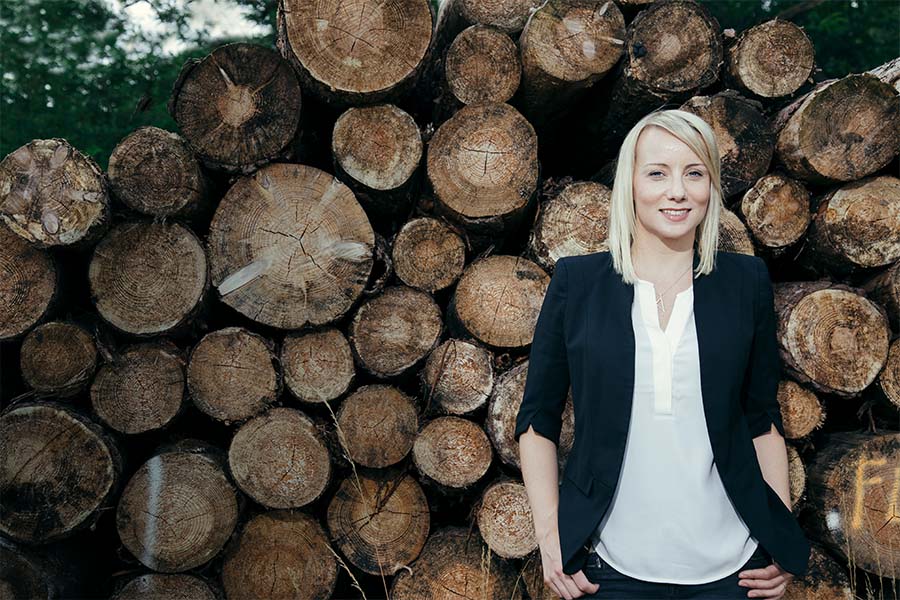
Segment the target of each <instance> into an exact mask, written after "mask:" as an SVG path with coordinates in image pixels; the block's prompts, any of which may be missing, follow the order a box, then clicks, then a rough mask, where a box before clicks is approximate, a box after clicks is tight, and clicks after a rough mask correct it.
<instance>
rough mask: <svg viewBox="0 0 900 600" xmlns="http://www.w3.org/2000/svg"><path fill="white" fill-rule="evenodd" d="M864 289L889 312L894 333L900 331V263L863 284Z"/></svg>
mask: <svg viewBox="0 0 900 600" xmlns="http://www.w3.org/2000/svg"><path fill="white" fill-rule="evenodd" d="M862 288H863V289H864V290H865V291H866V294H867V295H868V297H869V298H871V299H872V300H874V301H875V302H877V303H878V304H880V305H881V306H883V307H884V309H885V310H886V311H887V314H888V318H889V319H890V321H891V327H893V329H894V331H898V330H900V261H897V262H896V263H894V264H893V265H891V266H890V267H888V268H887V269H885V270H883V271H881V272H880V273H878V274H877V275H875V276H874V277H872V278H871V279H869V280H868V281H866V282H865V283H863V284H862Z"/></svg>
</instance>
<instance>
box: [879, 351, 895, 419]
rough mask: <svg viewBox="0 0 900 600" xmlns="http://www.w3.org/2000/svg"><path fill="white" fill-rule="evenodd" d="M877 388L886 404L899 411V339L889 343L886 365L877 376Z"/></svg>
mask: <svg viewBox="0 0 900 600" xmlns="http://www.w3.org/2000/svg"><path fill="white" fill-rule="evenodd" d="M878 387H879V388H881V391H882V393H883V394H884V396H885V398H887V399H888V402H890V403H891V404H892V405H893V406H894V408H895V409H897V410H898V411H900V338H897V339H895V340H894V341H893V342H892V343H891V347H890V349H889V350H888V358H887V363H886V364H885V365H884V369H882V371H881V373H879V374H878Z"/></svg>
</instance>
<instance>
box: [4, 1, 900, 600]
mask: <svg viewBox="0 0 900 600" xmlns="http://www.w3.org/2000/svg"><path fill="white" fill-rule="evenodd" d="M725 25H727V24H725ZM886 26H889V25H886ZM277 28H278V31H277V48H274V49H273V48H265V47H261V46H256V45H249V44H240V43H239V44H230V45H226V46H222V47H220V48H218V49H217V50H215V51H213V52H212V53H211V54H210V55H209V56H205V57H202V58H198V59H195V60H191V61H190V62H188V63H187V64H186V65H185V66H184V68H183V70H182V72H181V74H180V75H179V77H178V79H177V81H175V82H173V91H172V95H171V98H170V100H169V110H170V112H171V114H172V116H173V118H174V119H175V121H176V122H177V123H178V132H177V133H176V132H169V131H163V130H161V129H158V128H155V127H144V128H140V129H137V130H136V131H134V132H132V133H131V134H129V135H128V136H127V137H125V139H123V140H122V141H121V142H120V143H119V144H118V146H117V147H116V148H115V150H114V151H113V152H112V154H111V156H110V157H109V168H108V170H107V171H106V172H103V171H102V170H101V169H100V168H99V167H98V165H97V164H96V163H95V162H94V161H93V160H91V159H90V158H88V157H87V156H85V155H84V154H83V153H82V152H80V151H79V150H78V149H76V148H73V147H72V146H71V145H70V144H69V143H68V142H66V141H65V140H63V139H41V140H34V141H32V142H30V143H28V144H26V145H24V146H22V147H21V148H19V149H17V150H15V151H14V152H12V153H11V154H9V155H8V156H7V157H5V158H4V159H3V161H2V163H0V217H2V223H0V339H2V340H3V345H2V360H3V363H2V366H3V370H2V388H3V393H2V403H3V407H2V408H3V412H2V413H0V596H2V597H3V598H7V597H13V598H19V597H29V598H30V597H42V598H56V597H80V596H89V595H90V596H95V595H96V596H104V597H114V598H118V599H125V598H140V597H147V596H149V597H153V598H221V597H222V596H223V595H224V596H226V597H228V598H304V599H326V598H348V597H366V598H378V597H386V596H389V597H390V598H395V599H397V600H401V599H403V600H405V599H419V598H453V599H454V600H459V599H465V598H470V599H473V600H474V599H476V598H512V599H517V598H525V597H531V598H550V597H552V596H553V595H552V594H551V593H550V592H549V590H548V589H547V588H544V587H543V578H542V572H541V563H540V555H539V554H538V553H537V552H536V549H537V541H536V539H535V535H534V530H533V524H532V516H531V513H530V509H529V504H528V499H527V496H526V493H525V488H524V486H523V484H522V481H521V474H520V472H519V461H518V448H517V445H516V443H515V441H514V440H513V430H514V424H515V418H516V414H517V411H518V408H519V405H520V403H521V400H522V394H523V388H524V384H525V379H526V374H527V370H528V360H527V359H528V351H529V345H530V343H531V340H532V336H533V332H534V327H535V323H536V320H537V317H538V314H539V311H540V308H541V303H542V301H543V297H544V294H545V292H546V290H547V286H548V283H549V280H550V273H552V271H553V268H554V265H555V263H556V261H557V260H558V259H559V258H560V257H562V256H569V255H578V254H586V253H591V252H598V251H602V250H605V249H606V246H605V241H606V237H607V216H608V212H609V200H610V187H609V186H610V185H611V174H612V173H613V172H614V169H613V168H612V166H613V164H612V162H611V159H613V158H614V156H615V154H616V151H617V149H618V146H619V144H620V142H621V140H622V138H623V136H624V135H625V133H626V132H627V131H628V129H629V128H630V127H631V126H632V125H633V124H634V123H635V122H636V121H637V120H638V119H639V118H640V117H641V116H643V115H645V114H647V113H648V112H649V111H652V110H654V109H656V108H658V107H660V106H667V107H681V108H683V109H685V110H689V111H692V112H694V113H696V114H698V115H700V116H701V117H703V118H704V119H706V120H707V121H708V122H709V123H710V124H711V125H712V126H713V127H714V129H715V131H716V132H717V135H718V140H719V144H720V147H721V151H722V167H723V186H724V192H725V196H726V198H725V201H726V207H727V209H728V210H726V211H724V213H723V214H724V216H723V219H722V225H721V235H720V240H721V246H720V249H721V250H723V251H731V252H740V253H745V254H756V255H759V256H762V257H763V258H764V259H765V260H766V262H767V264H768V266H769V271H770V275H771V276H772V279H773V280H774V281H775V284H776V285H775V290H776V309H777V313H778V340H779V345H780V350H781V356H782V359H783V361H782V362H783V365H784V369H783V376H784V380H783V381H782V382H781V385H780V388H779V401H780V403H781V410H782V415H783V417H784V425H785V430H786V434H787V436H786V437H788V438H789V450H788V452H789V458H790V479H791V496H792V502H793V504H794V510H795V512H796V514H797V515H798V519H799V520H800V523H801V525H802V526H803V527H804V528H805V530H806V531H807V532H808V534H809V537H810V539H812V540H813V541H815V544H814V552H813V556H812V559H811V568H810V572H809V574H808V576H807V577H806V578H804V579H798V580H796V581H794V582H793V583H792V584H791V586H790V588H789V589H788V592H787V595H786V598H792V599H798V598H850V597H851V594H852V593H853V592H856V593H858V594H859V597H861V598H862V597H866V596H865V590H870V591H871V590H874V591H875V592H874V593H875V594H876V596H871V595H870V596H868V597H877V593H878V590H882V594H883V595H882V596H881V597H883V598H888V597H891V596H890V595H889V590H890V589H891V586H892V585H893V586H896V584H897V583H896V579H895V578H896V577H897V573H898V572H900V543H898V540H900V432H898V430H900V423H898V421H900V342H898V341H897V339H896V335H897V333H898V331H900V179H898V163H897V154H898V150H900V94H898V90H900V61H898V60H895V61H893V62H891V63H888V64H886V65H883V66H882V67H879V68H877V69H874V70H872V71H871V72H862V73H854V74H848V75H847V76H845V77H842V78H838V79H833V80H828V81H818V82H817V81H816V77H815V74H814V71H815V68H814V48H813V45H812V44H811V42H810V40H809V39H808V38H807V36H806V34H805V33H804V31H803V30H802V29H801V28H799V27H797V26H795V25H794V24H792V23H791V22H788V21H781V20H774V21H769V22H765V23H761V24H759V25H757V26H755V27H753V28H751V29H749V30H746V31H743V32H738V33H735V32H733V31H731V30H727V29H726V30H724V31H723V30H722V29H721V26H720V24H719V23H717V22H716V20H715V19H714V18H712V17H711V16H710V15H709V14H708V12H707V10H706V9H705V8H704V7H703V6H702V5H698V4H696V3H694V2H692V1H689V0H677V1H672V2H658V3H651V2H647V1H646V0H617V2H612V1H603V0H599V1H598V0H591V1H589V2H588V1H586V0H541V1H538V0H517V1H515V2H510V1H506V0H447V1H446V2H444V3H443V4H442V6H441V8H440V10H439V11H438V13H437V14H435V12H434V10H433V9H432V8H431V6H430V4H429V2H428V0H395V1H393V2H390V3H382V2H376V1H375V0H360V1H359V2H355V3H345V2H340V1H339V0H323V1H321V2H304V1H303V0H282V1H281V3H280V5H279V7H278V14H277ZM328 140H330V142H329V141H328ZM826 414H827V418H826ZM573 418H574V417H573V412H572V406H571V399H570V402H569V405H568V407H567V409H566V411H565V412H564V413H563V419H564V426H563V430H562V441H561V443H560V448H559V450H560V452H559V455H560V456H559V464H560V467H561V469H562V468H564V465H565V460H566V456H567V453H568V451H569V450H570V449H571V446H572V442H573ZM894 589H895V590H896V587H894ZM894 593H895V594H896V591H895V592H894Z"/></svg>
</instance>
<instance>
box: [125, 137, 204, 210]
mask: <svg viewBox="0 0 900 600" xmlns="http://www.w3.org/2000/svg"><path fill="white" fill-rule="evenodd" d="M109 184H110V187H111V188H112V192H113V194H114V195H115V197H116V198H118V199H119V200H121V201H122V202H123V203H124V204H125V205H126V206H129V207H131V208H133V209H134V210H136V211H138V212H142V213H144V214H148V215H153V216H157V217H167V216H169V215H175V214H192V213H195V212H196V211H197V210H198V209H199V208H200V207H201V206H202V204H203V202H204V201H205V199H206V193H207V183H206V179H205V177H204V175H203V173H202V172H201V170H200V163H198V162H197V159H196V158H195V157H194V154H193V152H191V149H190V148H189V147H188V145H187V143H186V142H185V141H184V140H183V139H182V138H181V136H179V135H178V134H176V133H172V132H171V131H166V130H164V129H160V128H159V127H141V128H139V129H137V130H135V131H133V132H132V133H130V134H128V135H127V136H126V137H125V139H123V140H122V141H121V142H119V144H118V145H117V146H116V147H115V149H113V151H112V154H111V155H110V157H109Z"/></svg>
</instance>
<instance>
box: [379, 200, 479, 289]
mask: <svg viewBox="0 0 900 600" xmlns="http://www.w3.org/2000/svg"><path fill="white" fill-rule="evenodd" d="M391 259H392V260H393V261H394V271H395V272H396V273H397V277H398V278H399V279H400V281H402V282H403V283H405V284H406V285H408V286H410V287H414V288H417V289H420V290H424V291H426V292H430V293H434V292H437V291H439V290H442V289H444V288H448V287H450V286H451V285H453V284H454V283H456V280H457V279H459V277H460V275H462V272H463V269H464V268H465V264H466V244H465V242H463V239H462V238H461V237H460V236H459V235H458V234H457V233H456V232H455V231H453V229H451V228H450V227H448V226H447V225H445V224H444V223H442V222H441V221H439V220H437V219H432V218H430V217H421V218H418V219H413V220H411V221H407V222H406V224H404V225H403V227H402V228H401V229H400V231H399V232H398V233H397V236H396V237H395V238H394V243H393V245H392V247H391Z"/></svg>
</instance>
